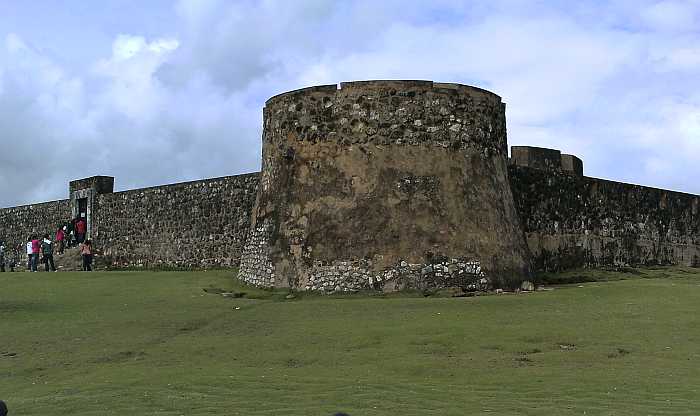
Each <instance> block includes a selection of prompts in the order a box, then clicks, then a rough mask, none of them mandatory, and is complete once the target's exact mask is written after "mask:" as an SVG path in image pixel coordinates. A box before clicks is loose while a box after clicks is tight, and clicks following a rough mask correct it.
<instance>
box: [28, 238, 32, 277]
mask: <svg viewBox="0 0 700 416" xmlns="http://www.w3.org/2000/svg"><path fill="white" fill-rule="evenodd" d="M32 253H33V251H32V237H31V236H29V237H28V238H27V270H29V271H30V272H31V271H32V257H33V255H32Z"/></svg>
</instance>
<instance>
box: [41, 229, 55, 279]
mask: <svg viewBox="0 0 700 416" xmlns="http://www.w3.org/2000/svg"><path fill="white" fill-rule="evenodd" d="M41 253H42V254H43V255H44V266H45V267H46V271H47V272H48V271H52V272H55V271H56V265H55V264H54V262H53V242H52V241H51V239H49V235H48V234H44V240H43V241H42V242H41ZM49 266H51V267H50V269H51V270H49Z"/></svg>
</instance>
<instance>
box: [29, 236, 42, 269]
mask: <svg viewBox="0 0 700 416" xmlns="http://www.w3.org/2000/svg"><path fill="white" fill-rule="evenodd" d="M31 243H32V261H31V264H32V272H36V271H37V270H36V268H37V264H38V263H39V253H40V252H41V243H40V242H39V237H37V236H33V237H32V240H31Z"/></svg>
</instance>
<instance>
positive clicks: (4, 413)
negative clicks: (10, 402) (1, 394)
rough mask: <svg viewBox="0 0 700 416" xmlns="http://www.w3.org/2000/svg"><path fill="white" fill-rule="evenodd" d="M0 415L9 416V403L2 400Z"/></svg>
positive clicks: (0, 401)
mask: <svg viewBox="0 0 700 416" xmlns="http://www.w3.org/2000/svg"><path fill="white" fill-rule="evenodd" d="M0 416H7V405H6V404H5V402H3V401H2V400H0Z"/></svg>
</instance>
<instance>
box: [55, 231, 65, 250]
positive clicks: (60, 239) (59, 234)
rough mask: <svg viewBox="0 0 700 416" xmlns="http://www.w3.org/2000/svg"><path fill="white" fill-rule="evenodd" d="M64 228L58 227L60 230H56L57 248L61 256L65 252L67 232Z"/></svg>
mask: <svg viewBox="0 0 700 416" xmlns="http://www.w3.org/2000/svg"><path fill="white" fill-rule="evenodd" d="M63 228H64V227H58V231H56V249H57V251H58V255H59V256H60V255H61V254H63V248H64V247H65V240H66V233H65V232H64V231H63Z"/></svg>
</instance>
